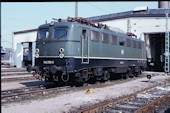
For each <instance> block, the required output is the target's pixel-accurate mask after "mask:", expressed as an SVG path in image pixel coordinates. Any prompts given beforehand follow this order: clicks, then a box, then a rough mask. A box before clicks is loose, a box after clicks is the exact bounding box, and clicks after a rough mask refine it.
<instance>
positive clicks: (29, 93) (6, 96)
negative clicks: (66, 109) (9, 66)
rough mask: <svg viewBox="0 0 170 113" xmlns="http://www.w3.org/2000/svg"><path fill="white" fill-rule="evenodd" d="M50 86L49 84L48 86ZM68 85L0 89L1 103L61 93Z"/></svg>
mask: <svg viewBox="0 0 170 113" xmlns="http://www.w3.org/2000/svg"><path fill="white" fill-rule="evenodd" d="M50 87H51V86H50ZM68 89H69V87H68V86H65V87H56V88H49V89H48V88H47V86H46V87H44V86H35V87H29V88H19V89H13V90H6V91H1V104H8V103H12V102H21V101H24V100H31V99H37V98H40V97H42V96H43V97H44V96H47V97H48V96H49V95H55V94H59V93H63V92H64V91H66V90H68Z"/></svg>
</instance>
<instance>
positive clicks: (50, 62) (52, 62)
mask: <svg viewBox="0 0 170 113" xmlns="http://www.w3.org/2000/svg"><path fill="white" fill-rule="evenodd" d="M43 64H54V61H53V60H47V61H43Z"/></svg>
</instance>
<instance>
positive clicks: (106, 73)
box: [102, 70, 110, 81]
mask: <svg viewBox="0 0 170 113" xmlns="http://www.w3.org/2000/svg"><path fill="white" fill-rule="evenodd" d="M109 79H110V73H109V72H108V71H107V70H106V71H104V73H103V76H102V80H103V81H107V80H109Z"/></svg>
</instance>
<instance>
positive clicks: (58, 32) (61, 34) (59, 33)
mask: <svg viewBox="0 0 170 113" xmlns="http://www.w3.org/2000/svg"><path fill="white" fill-rule="evenodd" d="M66 36H67V28H55V29H54V38H55V39H60V38H66Z"/></svg>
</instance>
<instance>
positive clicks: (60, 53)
mask: <svg viewBox="0 0 170 113" xmlns="http://www.w3.org/2000/svg"><path fill="white" fill-rule="evenodd" d="M59 57H60V58H63V57H64V48H60V49H59Z"/></svg>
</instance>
